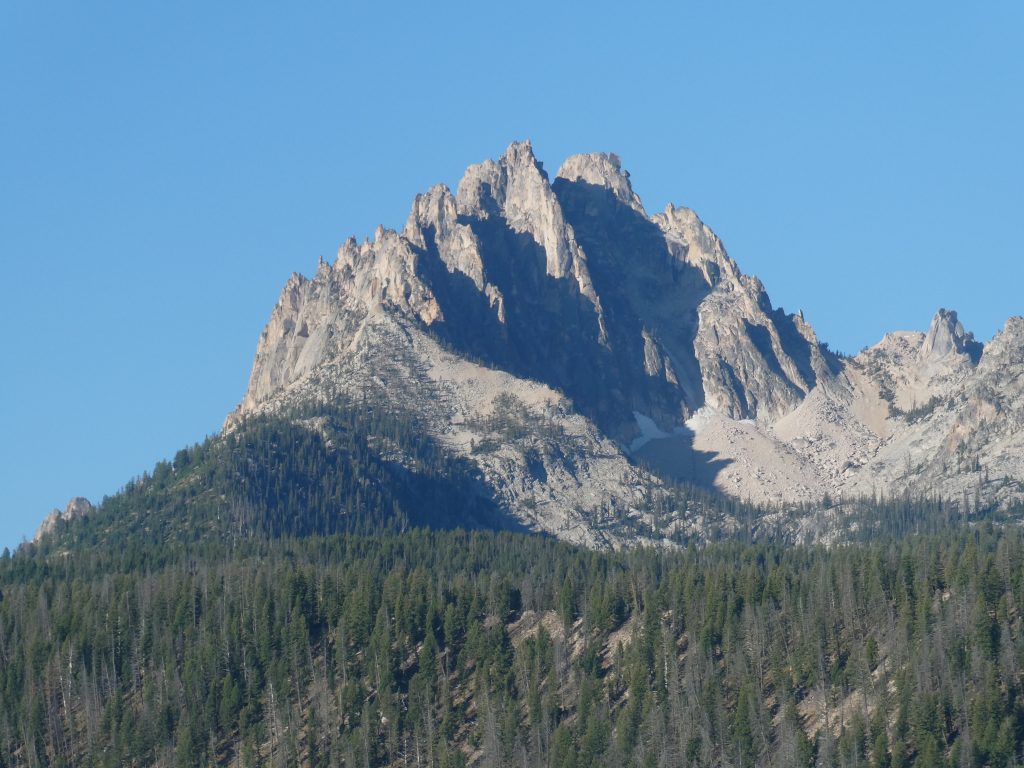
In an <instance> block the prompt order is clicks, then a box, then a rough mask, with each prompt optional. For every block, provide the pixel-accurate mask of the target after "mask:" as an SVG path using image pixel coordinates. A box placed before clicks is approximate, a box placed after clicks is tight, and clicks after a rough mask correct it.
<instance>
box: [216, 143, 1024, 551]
mask: <svg viewBox="0 0 1024 768" xmlns="http://www.w3.org/2000/svg"><path fill="white" fill-rule="evenodd" d="M1018 325H1019V323H1018V322H1017V321H1016V320H1014V321H1011V322H1010V323H1009V324H1008V325H1007V329H1006V330H1004V331H1003V333H1001V334H1000V335H999V336H997V338H996V339H995V340H994V341H993V342H991V344H990V346H989V348H983V347H982V345H980V344H979V343H977V342H975V341H974V339H973V336H971V334H969V333H967V332H966V331H965V330H964V328H963V326H962V325H961V323H960V322H959V320H958V318H957V315H956V313H955V312H952V311H947V310H944V309H943V310H940V311H939V312H938V314H937V315H936V317H935V320H934V321H933V323H932V326H931V328H930V330H929V331H928V333H927V334H920V333H911V332H902V333H895V334H890V335H888V336H887V337H886V338H885V339H884V340H883V341H882V342H880V343H879V344H878V345H877V346H875V347H872V348H871V349H868V350H865V351H864V352H862V353H861V354H860V355H858V356H857V357H855V358H850V359H847V358H843V357H840V356H838V355H836V354H834V353H832V352H830V351H829V350H828V348H827V346H826V345H824V344H821V343H819V341H818V338H817V336H816V335H815V332H814V330H813V328H812V327H811V326H810V325H809V324H808V323H807V322H806V321H805V320H804V318H803V316H802V314H798V315H792V314H786V313H785V312H783V311H782V310H780V309H776V308H774V307H773V306H772V303H771V301H770V300H769V298H768V294H767V293H766V291H765V289H764V286H763V285H762V284H761V282H760V281H759V280H758V279H757V278H755V277H752V276H748V275H744V274H743V273H742V272H741V271H740V269H739V267H738V266H737V265H736V263H735V262H734V261H733V260H732V259H731V258H730V257H729V256H728V254H727V253H726V251H725V248H724V246H723V245H722V242H721V241H720V240H719V238H718V237H717V236H716V235H715V234H714V233H713V232H712V231H711V230H710V229H709V228H708V227H707V226H706V225H705V224H704V223H703V222H702V221H701V220H700V218H699V217H698V216H697V215H696V214H695V213H694V212H693V211H691V210H689V209H687V208H683V207H677V206H674V205H669V206H668V207H667V208H666V209H665V210H664V211H663V212H661V213H656V214H653V215H649V214H648V213H647V212H646V210H645V209H644V206H643V203H642V202H641V199H640V197H639V196H638V195H637V193H636V192H635V191H634V190H633V188H632V184H631V183H630V178H629V174H628V173H627V172H626V171H625V170H623V168H622V164H621V162H620V160H619V158H618V157H617V156H616V155H614V154H605V153H591V154H580V155H573V156H572V157H570V158H568V159H567V160H566V161H565V162H564V163H563V164H562V166H561V167H560V169H559V171H558V173H557V175H556V176H555V179H554V180H553V181H552V180H551V179H550V178H549V176H548V174H547V173H546V172H545V171H544V169H543V166H542V164H541V163H540V162H539V161H538V160H537V158H536V157H535V155H534V152H533V148H532V146H531V145H530V143H529V142H519V143H514V144H512V145H511V146H509V148H508V149H507V150H506V151H505V153H504V154H503V155H502V156H501V157H500V158H498V159H497V160H486V161H484V162H482V163H479V164H476V165H472V166H470V167H469V168H468V169H467V170H466V172H465V174H464V176H463V178H462V180H461V181H460V182H459V184H458V189H457V192H456V193H455V194H452V192H451V190H449V189H448V188H447V187H445V186H443V185H438V186H435V187H433V188H431V189H430V190H428V191H427V192H426V193H424V194H420V195H417V196H416V198H415V200H414V201H413V205H412V210H411V212H410V214H409V218H408V221H407V222H406V224H405V226H404V227H403V228H402V231H401V232H397V231H394V230H390V229H385V228H383V227H379V228H378V229H377V231H376V232H375V234H374V237H373V239H372V240H366V241H364V242H363V243H361V244H360V243H357V241H356V240H355V239H349V240H348V241H346V242H345V244H344V245H343V246H342V247H341V249H340V250H339V252H338V257H337V259H336V261H335V262H334V263H333V264H327V263H324V262H321V264H320V265H319V268H318V270H317V272H316V274H315V276H314V277H313V278H312V279H308V278H306V277H303V276H301V275H293V276H292V278H291V279H289V281H288V282H287V284H286V285H285V288H284V291H283V292H282V295H281V298H280V300H279V301H278V303H277V306H276V307H275V308H274V310H273V312H272V313H271V317H270V320H269V322H268V324H267V327H266V329H265V330H264V331H263V333H262V335H261V337H260V340H259V345H258V349H257V353H256V359H255V362H254V365H253V370H252V375H251V378H250V382H249V387H248V390H247V392H246V393H245V397H244V398H243V400H242V402H241V404H240V405H239V407H238V409H237V410H236V411H235V412H234V413H233V414H232V415H231V416H230V417H229V418H228V422H227V427H228V429H231V428H232V427H233V425H235V424H237V423H239V421H240V420H243V419H244V418H245V417H246V416H248V415H251V414H257V413H279V412H281V411H282V410H283V409H285V408H287V407H288V406H289V405H294V404H296V403H301V402H309V401H330V400H332V399H342V400H345V401H346V402H362V403H373V404H376V405H377V406H380V407H384V408H386V409H391V410H394V411H402V412H405V413H408V414H412V415H414V416H415V417H416V418H417V420H418V423H419V424H421V426H422V429H424V430H425V431H426V432H427V433H429V434H430V435H431V436H432V437H433V438H435V439H437V440H438V441H439V442H440V443H441V444H443V445H444V446H445V449H446V450H448V451H451V452H452V453H453V454H455V455H458V456H460V457H463V458H466V459H468V460H470V461H471V462H472V463H473V464H475V465H476V466H477V467H478V468H479V470H480V473H481V475H482V477H483V478H484V480H485V484H486V487H487V488H488V489H489V492H490V493H492V494H493V496H494V498H495V499H496V500H497V501H498V503H500V504H501V505H502V506H503V507H505V508H506V509H507V510H508V511H510V512H511V513H512V514H514V515H515V516H516V517H517V518H519V519H520V520H521V521H523V522H524V523H525V524H527V525H529V526H532V527H535V528H540V529H543V530H547V531H550V532H552V533H556V534H558V535H560V536H563V537H566V538H569V539H573V540H580V541H584V542H593V541H594V540H595V536H597V534H595V526H594V524H593V523H594V520H599V519H603V518H604V517H607V516H608V515H619V516H625V517H627V518H628V517H629V516H630V515H637V516H642V513H641V512H639V511H638V510H639V509H640V506H641V505H639V504H638V502H637V500H638V498H639V496H640V495H641V494H644V493H646V494H651V493H654V494H657V493H668V492H669V487H670V486H671V484H672V483H673V482H674V481H676V480H689V481H693V482H697V483H700V484H704V485H707V486H709V487H714V488H717V489H718V490H721V491H724V492H726V493H729V494H732V495H734V496H737V497H739V498H746V499H751V500H754V501H758V502H763V503H771V502H797V501H801V502H816V501H819V500H820V499H822V498H823V497H825V496H836V495H840V496H841V495H844V494H846V495H856V494H871V493H876V492H883V493H896V492H902V491H904V490H912V491H913V490H918V491H921V492H928V493H938V494H943V495H949V496H950V497H954V498H960V497H961V496H963V495H964V494H965V493H967V492H968V491H969V492H970V493H971V494H973V495H974V496H976V497H977V498H978V499H984V500H986V501H987V502H992V503H997V502H1002V501H1006V500H1008V499H1010V498H1016V496H1017V495H1018V494H1019V489H1020V486H1019V484H1018V481H1020V480H1024V460H1022V459H1021V457H1022V456H1024V451H1021V450H1020V449H1021V448H1022V447H1024V446H1022V445H1021V442H1022V440H1024V437H1021V435H1022V434H1024V433H1022V432H1021V431H1020V430H1016V431H1015V430H1014V429H1013V428H1012V427H1011V426H1010V425H1011V424H1017V423H1019V422H1020V421H1021V416H1022V414H1024V397H1022V391H1021V384H1020V381H1019V379H1020V378H1021V377H1016V376H1015V373H1014V372H1017V373H1019V372H1020V371H1021V370H1022V369H1024V358H1022V357H1021V356H1020V355H1019V344H1018V343H1017V342H1016V341H1014V339H1016V338H1017V336H1016V335H1015V334H1016V332H1015V330H1014V329H1016V328H1017V326H1018ZM1015 345H1016V346H1015ZM995 356H998V357H999V363H998V364H995V363H994V362H992V359H993V358H994V357H995ZM997 478H998V479H997ZM979 503H980V502H979ZM691 523H692V521H691V522H687V521H686V520H679V521H677V524H678V525H683V526H685V525H689V524H691Z"/></svg>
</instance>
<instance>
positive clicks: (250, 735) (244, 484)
mask: <svg viewBox="0 0 1024 768" xmlns="http://www.w3.org/2000/svg"><path fill="white" fill-rule="evenodd" d="M1022 370H1024V320H1022V319H1021V318H1013V319H1011V320H1010V321H1008V323H1007V325H1006V328H1004V329H1003V331H1002V332H1001V333H999V334H998V335H997V336H996V337H995V338H994V339H992V340H991V341H990V342H988V343H987V344H985V345H982V344H980V343H978V342H977V341H976V340H975V339H974V338H973V336H972V335H971V334H970V333H968V332H967V331H966V330H965V329H964V328H963V325H962V324H961V323H960V322H959V319H958V317H957V315H956V313H955V312H953V311H950V310H945V309H943V310H940V311H939V312H938V314H937V315H936V317H935V319H934V320H933V322H932V324H931V327H930V328H929V330H928V331H927V333H916V332H897V333H892V334H889V335H887V336H886V337H885V338H884V339H883V340H882V342H880V343H879V344H878V345H876V346H874V347H872V348H870V349H866V350H864V351H863V352H861V353H860V354H859V355H857V356H856V357H852V358H847V357H843V356H840V355H837V354H835V353H833V352H831V351H829V349H828V347H827V346H826V345H824V344H821V343H820V342H819V341H818V339H817V337H816V335H815V333H814V331H813V329H812V328H811V327H810V325H809V324H808V323H807V322H806V321H805V320H804V318H803V317H802V315H800V314H797V315H789V314H786V313H784V312H782V311H781V310H779V309H776V308H774V307H773V306H772V304H771V302H770V301H769V299H768V296H767V294H766V292H765V290H764V287H763V286H762V285H761V283H760V282H759V281H758V280H757V279H756V278H753V277H749V276H746V275H744V274H742V273H741V272H740V270H739V269H738V267H737V266H736V264H735V263H734V262H733V261H732V260H731V259H730V258H729V257H728V255H727V254H726V252H725V249H724V247H723V246H722V244H721V242H720V241H719V240H718V238H717V237H716V236H715V235H714V234H713V233H712V232H711V231H710V230H709V229H708V228H707V227H706V226H705V225H704V224H703V223H701V221H700V220H699V219H698V218H697V216H696V215H695V214H694V213H693V212H691V211H689V210H686V209H683V208H676V207H674V206H669V207H668V208H667V209H666V210H665V212H664V213H660V214H656V215H653V216H648V215H647V214H646V212H645V211H644V208H643V205H642V203H641V201H640V198H639V197H638V196H637V195H636V194H635V193H634V192H633V190H632V187H631V184H630V181H629V176H628V174H627V173H626V172H625V171H623V170H622V167H621V163H620V162H619V160H618V158H616V157H615V156H614V155H603V154H590V155H577V156H574V157H571V158H569V159H568V160H567V161H566V162H565V163H564V164H563V165H562V167H561V169H560V170H559V172H558V174H557V175H556V176H555V179H554V181H551V180H550V179H549V177H548V176H547V174H546V173H545V172H544V170H543V167H542V166H541V164H540V163H539V162H538V161H537V160H536V158H535V157H534V156H533V152H532V149H531V148H530V146H529V144H514V145H512V146H511V147H510V148H509V150H508V151H507V152H506V153H505V154H504V155H503V156H502V157H501V158H500V159H499V160H498V161H493V162H492V161H488V162H485V163H482V164H480V165H477V166H473V167H471V168H470V169H469V170H468V171H467V172H466V175H465V177H464V178H463V180H462V182H461V183H460V185H459V187H458V191H457V193H456V194H454V195H453V194H452V193H451V192H450V191H449V190H447V189H445V188H444V187H435V188H433V189H431V190H430V191H429V192H428V193H426V194H425V195H421V196H419V197H417V198H416V201H415V202H414V205H413V210H412V213H411V214H410V216H409V220H408V222H407V224H406V225H405V227H404V228H403V230H402V232H401V233H399V232H394V231H388V230H385V229H383V228H381V229H378V231H377V233H376V234H375V237H374V239H373V241H372V242H369V241H367V242H364V243H363V244H357V243H356V242H355V241H352V240H350V241H348V242H347V243H346V244H345V245H344V246H343V247H342V249H341V251H340V253H339V256H338V259H337V260H336V261H335V262H334V263H333V264H327V263H324V262H321V263H320V265H319V267H318V270H317V272H316V274H315V276H314V277H313V278H312V279H307V278H305V277H302V276H299V275H294V276H293V277H292V278H291V279H290V280H289V281H288V283H287V285H286V287H285V290H284V292H283V293H282V296H281V299H280V300H279V302H278V304H277V306H276V307H275V308H274V310H273V312H272V314H271V318H270V321H269V322H268V324H267V327H266V329H265V330H264V331H263V334H262V336H261V338H260V342H259V347H258V350H257V355H256V360H255V362H254V365H253V371H252V376H251V379H250V384H249V387H248V390H247V392H246V394H245V396H244V398H243V400H242V402H241V404H240V405H239V406H238V408H237V409H236V410H235V411H234V412H233V413H232V414H230V415H229V416H228V418H227V420H226V422H225V425H224V428H223V430H222V431H221V432H220V434H217V435H214V436H212V437H209V438H207V439H206V440H205V441H203V442H202V443H200V444H197V445H194V446H191V447H187V448H183V449H182V450H180V451H178V452H177V454H176V455H175V456H174V458H173V460H172V461H162V462H160V463H158V464H157V465H156V466H155V467H154V468H153V470H152V472H147V473H145V474H143V475H142V476H141V477H138V478H135V479H133V480H131V481H129V482H128V483H127V484H126V485H125V487H124V488H122V489H121V490H120V491H119V492H118V493H116V494H114V495H113V496H110V497H107V498H105V499H103V500H102V502H101V503H99V504H98V505H96V506H93V505H92V504H91V503H89V502H88V501H86V500H85V499H81V498H75V499H72V501H71V502H70V503H69V504H68V505H67V507H66V508H65V509H64V510H63V511H60V510H54V511H53V512H52V513H51V514H50V515H49V516H48V517H47V519H46V520H45V521H44V523H43V525H42V526H41V528H40V532H39V535H38V536H37V537H36V539H35V540H34V541H33V542H32V543H26V544H25V545H24V546H22V547H21V548H19V550H18V551H17V552H15V553H14V554H13V555H12V554H11V553H9V552H7V551H5V552H4V553H3V555H0V659H2V664H0V768H8V766H11V767H13V766H18V767H19V768H20V767H21V766H28V767H30V768H35V767H36V766H42V765H55V766H78V765H82V766H92V765H104V766H106V765H111V766H112V765H157V766H193V765H217V766H255V765H274V766H284V765H289V766H290V765H301V766H310V768H323V767H326V766H335V765H343V766H386V767H387V768H398V766H403V767H407V766H410V765H415V766H436V767H438V768H449V767H450V768H458V767H460V766H461V767H468V766H473V767H474V768H488V767H490V766H502V767H505V766H520V765H537V766H551V767H552V768H581V766H595V768H600V767H602V766H607V768H618V767H619V766H637V767H639V766H675V765H685V766H709V767H712V766H713V767H716V768H717V767H718V766H744V767H750V768H753V766H787V767H788V766H804V767H805V768H810V766H833V765H836V766H853V765H864V766H915V768H916V767H918V766H920V767H921V768H925V767H928V768H931V766H938V765H949V766H953V765H956V766H959V765H971V766H979V767H980V766H1007V767H1008V766H1012V765H1018V764H1019V757H1020V756H1021V755H1022V754H1024V728H1022V725H1021V724H1022V723H1024V617H1022V614H1021V611H1020V608H1019V606H1020V605H1021V604H1022V602H1024V567H1022V565H1024V531H1022V529H1021V526H1020V525H1019V522H1020V520H1021V519H1022V518H1024V506H1021V504H1020V496H1021V482H1020V479H1021V475H1022V472H1021V466H1020V458H1021V456H1022V452H1021V445H1020V441H1021V439H1022V438H1021V437H1020V435H1022V434H1024V430H1022V429H1021V426H1022V425H1021V413H1022V409H1024V406H1022V402H1021V400H1022V398H1021V372H1022ZM748 498H752V499H754V500H756V502H757V503H750V502H748V501H745V500H744V499H748ZM535 532H539V533H542V534H550V535H533V533H535ZM837 541H842V542H844V543H847V544H849V546H830V545H831V544H832V543H834V542H837ZM575 545H583V546H575Z"/></svg>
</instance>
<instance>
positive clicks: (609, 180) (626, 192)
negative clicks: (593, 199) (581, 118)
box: [556, 152, 647, 216]
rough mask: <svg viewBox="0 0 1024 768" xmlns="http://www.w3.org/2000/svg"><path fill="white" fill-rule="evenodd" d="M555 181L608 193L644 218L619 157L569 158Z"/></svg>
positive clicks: (600, 154)
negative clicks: (587, 186) (595, 188)
mask: <svg viewBox="0 0 1024 768" xmlns="http://www.w3.org/2000/svg"><path fill="white" fill-rule="evenodd" d="M556 178H558V179H565V180H566V181H569V182H582V183H584V184H590V185H592V186H594V187H600V188H602V189H607V190H608V191H610V192H611V193H612V194H613V195H614V196H615V198H616V199H617V200H618V201H619V202H621V203H622V204H623V205H627V206H629V207H630V208H632V209H633V210H634V211H636V212H638V213H640V214H643V215H644V216H646V215H647V214H646V212H645V211H644V206H643V203H641V202H640V197H639V196H638V195H637V194H636V192H634V191H633V185H632V184H631V183H630V181H629V172H628V171H624V170H623V169H622V162H621V161H620V160H619V156H618V155H616V154H612V153H609V152H590V153H587V154H580V155H572V156H571V157H569V158H568V159H566V161H565V162H564V163H562V166H561V167H560V168H559V169H558V173H557V174H556Z"/></svg>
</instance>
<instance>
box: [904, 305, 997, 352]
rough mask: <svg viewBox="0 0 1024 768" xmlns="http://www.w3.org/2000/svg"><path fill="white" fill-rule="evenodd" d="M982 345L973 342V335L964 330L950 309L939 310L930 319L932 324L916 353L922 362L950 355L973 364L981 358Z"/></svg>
mask: <svg viewBox="0 0 1024 768" xmlns="http://www.w3.org/2000/svg"><path fill="white" fill-rule="evenodd" d="M981 351H982V345H981V344H979V343H978V342H977V341H975V340H974V334H972V333H968V332H967V331H965V330H964V327H963V324H962V323H961V322H960V320H959V319H958V318H957V314H956V312H955V311H954V310H952V309H944V308H943V309H939V311H938V312H936V313H935V317H934V318H932V324H931V326H930V327H929V328H928V333H927V334H926V335H925V337H924V342H923V343H922V344H921V350H920V352H919V353H918V356H919V358H920V359H921V361H922V362H929V361H938V360H942V359H945V358H948V357H949V356H950V355H966V356H967V357H968V358H970V360H971V361H972V362H974V363H976V362H978V359H979V358H980V357H981Z"/></svg>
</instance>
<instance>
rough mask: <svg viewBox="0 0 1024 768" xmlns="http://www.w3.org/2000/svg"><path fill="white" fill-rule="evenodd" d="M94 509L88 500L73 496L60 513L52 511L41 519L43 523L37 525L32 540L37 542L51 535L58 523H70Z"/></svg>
mask: <svg viewBox="0 0 1024 768" xmlns="http://www.w3.org/2000/svg"><path fill="white" fill-rule="evenodd" d="M94 510H95V508H94V507H93V505H92V502H90V501H89V500H88V499H86V498H84V497H82V496H75V497H74V498H73V499H71V501H69V502H68V503H67V506H66V507H64V511H63V512H62V511H61V510H59V509H54V510H53V511H52V512H50V514H48V515H47V516H46V517H45V518H43V522H42V523H40V524H39V529H38V530H37V531H36V535H35V537H34V538H33V539H32V540H33V541H35V542H38V541H39V540H40V539H42V538H43V537H44V536H46V535H47V534H49V533H52V532H53V531H54V530H55V529H56V528H57V526H58V524H60V523H66V522H70V521H72V520H75V519H77V518H80V517H85V516H86V515H90V514H92V513H93V511H94Z"/></svg>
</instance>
